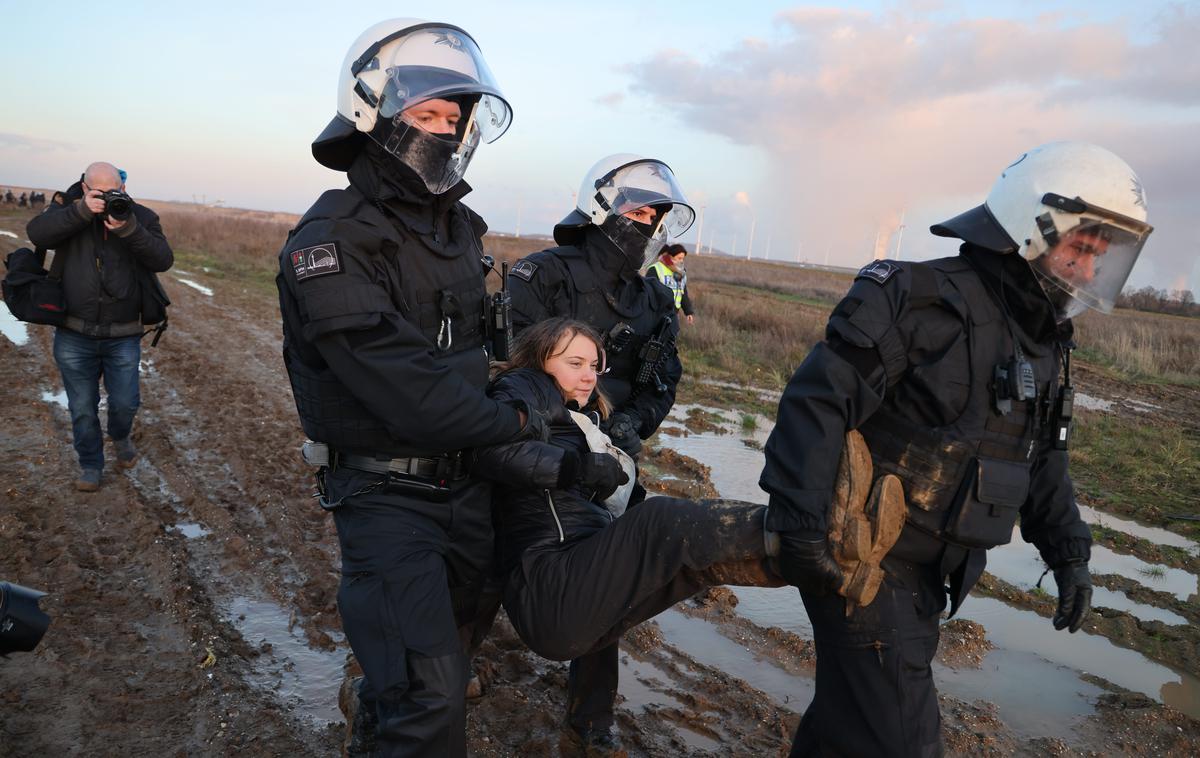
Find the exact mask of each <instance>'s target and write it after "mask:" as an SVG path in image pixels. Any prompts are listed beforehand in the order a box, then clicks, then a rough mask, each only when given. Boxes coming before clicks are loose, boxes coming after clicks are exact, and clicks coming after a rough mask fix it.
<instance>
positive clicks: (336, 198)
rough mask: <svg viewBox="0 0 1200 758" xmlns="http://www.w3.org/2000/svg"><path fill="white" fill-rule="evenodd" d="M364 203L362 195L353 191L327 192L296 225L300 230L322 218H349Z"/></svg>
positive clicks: (322, 194)
mask: <svg viewBox="0 0 1200 758" xmlns="http://www.w3.org/2000/svg"><path fill="white" fill-rule="evenodd" d="M361 202H362V195H360V194H359V193H358V192H354V191H351V190H326V191H324V192H322V193H321V196H320V197H318V198H317V202H315V203H313V204H312V207H310V208H309V209H308V212H307V213H305V214H304V216H303V218H301V219H300V223H298V224H296V228H297V229H299V228H301V227H302V226H304V225H305V224H307V223H308V222H310V221H315V220H317V219H322V218H332V219H337V218H349V217H351V216H353V215H354V211H355V210H357V209H358V205H359V203H361Z"/></svg>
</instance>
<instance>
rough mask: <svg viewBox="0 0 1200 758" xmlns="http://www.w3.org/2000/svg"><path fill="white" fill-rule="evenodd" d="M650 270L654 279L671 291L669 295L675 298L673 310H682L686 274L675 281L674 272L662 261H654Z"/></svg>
mask: <svg viewBox="0 0 1200 758" xmlns="http://www.w3.org/2000/svg"><path fill="white" fill-rule="evenodd" d="M650 270H651V271H653V272H654V278H655V279H658V280H659V281H660V282H662V283H663V284H665V285H667V287H668V288H669V289H670V290H671V294H673V295H674V296H675V310H679V309H680V308H682V307H683V291H684V290H685V289H687V274H683V275H681V276H680V277H679V278H678V279H676V278H675V272H674V271H672V270H671V267H670V266H668V265H667V264H665V263H663V262H662V261H655V262H654V265H653V266H651V267H650Z"/></svg>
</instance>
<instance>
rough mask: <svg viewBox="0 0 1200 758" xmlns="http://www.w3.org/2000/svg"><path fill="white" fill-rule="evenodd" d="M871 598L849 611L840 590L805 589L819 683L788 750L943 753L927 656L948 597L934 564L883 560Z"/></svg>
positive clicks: (834, 753)
mask: <svg viewBox="0 0 1200 758" xmlns="http://www.w3.org/2000/svg"><path fill="white" fill-rule="evenodd" d="M884 568H885V569H886V570H887V572H888V574H887V578H886V579H885V580H884V582H883V584H882V585H881V586H880V588H879V594H878V595H877V596H876V597H875V601H874V602H872V603H871V605H869V606H867V607H866V608H856V609H855V610H854V612H853V613H852V614H851V615H850V616H847V615H846V600H845V598H843V597H841V596H840V595H829V596H826V597H821V598H818V597H812V596H810V595H806V594H802V595H801V597H802V598H803V600H804V607H805V609H806V610H807V611H808V617H809V620H810V621H811V622H812V626H813V637H814V640H815V642H816V647H817V688H816V694H815V695H814V696H813V700H812V703H811V704H810V705H809V706H808V709H807V710H806V711H805V712H804V717H803V718H802V719H801V721H800V727H799V729H798V730H797V731H796V737H795V739H794V741H793V742H792V752H791V755H792V756H859V755H871V756H911V757H913V758H916V757H917V756H920V757H921V758H924V757H925V756H941V755H942V754H943V752H944V748H943V746H942V740H941V715H940V713H939V711H938V701H937V690H936V689H935V688H934V684H933V670H932V669H931V668H930V663H931V662H932V661H933V656H934V654H935V653H936V652H937V645H938V619H939V616H940V614H941V610H942V606H944V604H945V591H944V590H943V589H942V583H941V577H940V576H939V573H938V571H937V568H936V567H934V566H918V565H914V564H908V563H904V562H902V561H897V560H893V559H892V557H891V556H889V557H888V558H887V559H885V561H884Z"/></svg>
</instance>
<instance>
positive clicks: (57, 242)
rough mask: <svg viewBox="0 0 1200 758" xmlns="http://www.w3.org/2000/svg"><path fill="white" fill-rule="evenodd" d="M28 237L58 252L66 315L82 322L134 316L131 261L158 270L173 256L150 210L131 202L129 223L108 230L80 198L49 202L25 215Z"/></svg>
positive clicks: (135, 284)
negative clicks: (64, 203) (60, 260)
mask: <svg viewBox="0 0 1200 758" xmlns="http://www.w3.org/2000/svg"><path fill="white" fill-rule="evenodd" d="M26 233H27V234H28V235H29V241H30V242H32V243H33V244H34V245H35V246H37V247H38V248H46V249H52V250H54V251H55V253H54V254H55V255H61V256H63V276H62V284H63V295H64V297H65V299H66V304H67V315H68V316H71V317H74V318H77V319H80V320H82V321H83V322H85V323H86V324H87V325H99V326H108V325H112V324H127V323H136V322H139V321H140V318H141V312H142V290H141V284H140V281H141V280H143V277H139V275H138V270H137V267H138V266H141V267H142V268H143V269H145V270H146V271H150V272H160V271H166V270H167V269H169V268H171V265H172V264H173V263H174V262H175V256H174V254H173V253H172V252H171V246H170V245H168V244H167V239H166V237H164V236H163V232H162V227H161V226H160V225H159V223H158V215H157V214H155V212H154V211H152V210H150V209H149V208H147V207H145V206H144V205H139V204H137V203H134V205H133V214H132V215H131V216H130V217H129V223H128V224H127V225H126V226H125V228H124V229H121V230H120V231H119V232H110V231H109V230H108V229H106V228H105V227H104V221H103V220H102V219H100V218H97V217H96V216H94V215H93V214H92V212H91V211H90V210H88V208H87V206H86V205H84V204H83V200H82V199H77V200H75V201H74V202H69V203H67V204H66V205H53V204H52V205H49V206H47V208H46V210H44V211H42V213H40V214H39V215H37V216H34V217H33V218H32V219H30V221H29V225H28V226H27V227H26Z"/></svg>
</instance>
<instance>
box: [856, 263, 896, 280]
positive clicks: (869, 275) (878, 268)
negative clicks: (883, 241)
mask: <svg viewBox="0 0 1200 758" xmlns="http://www.w3.org/2000/svg"><path fill="white" fill-rule="evenodd" d="M899 270H900V267H899V266H897V265H896V264H895V263H889V262H887V261H873V262H871V263H868V264H867V265H865V266H863V267H862V268H861V269H859V271H858V275H857V276H855V277H854V278H855V279H870V280H872V281H874V282H877V283H878V284H883V283H884V282H886V281H887V280H888V279H891V278H892V276H893V275H894V274H896V272H898V271H899Z"/></svg>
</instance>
